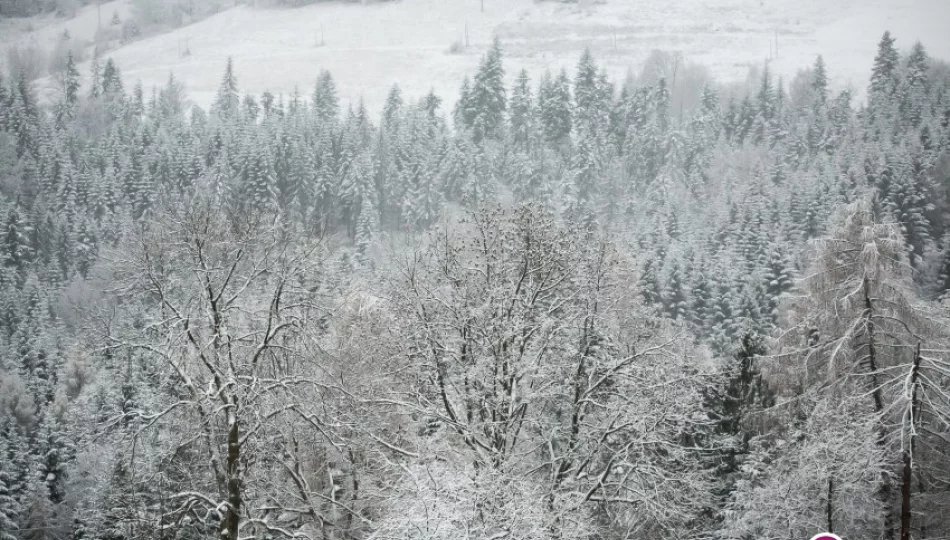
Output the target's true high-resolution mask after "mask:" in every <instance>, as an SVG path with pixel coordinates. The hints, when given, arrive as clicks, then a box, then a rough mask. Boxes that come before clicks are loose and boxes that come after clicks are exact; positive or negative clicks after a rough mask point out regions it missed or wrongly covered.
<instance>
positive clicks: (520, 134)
mask: <svg viewBox="0 0 950 540" xmlns="http://www.w3.org/2000/svg"><path fill="white" fill-rule="evenodd" d="M510 108H511V122H510V123H511V140H512V143H513V145H514V148H515V149H516V150H519V151H527V149H528V146H529V142H530V140H531V138H532V137H533V134H534V130H535V126H534V103H533V98H532V96H531V83H530V80H529V79H528V72H527V71H526V70H521V73H519V74H518V79H517V80H516V81H515V87H514V88H513V89H512V91H511V107H510Z"/></svg>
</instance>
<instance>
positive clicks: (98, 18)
mask: <svg viewBox="0 0 950 540" xmlns="http://www.w3.org/2000/svg"><path fill="white" fill-rule="evenodd" d="M96 30H97V31H101V30H102V2H101V1H99V2H96Z"/></svg>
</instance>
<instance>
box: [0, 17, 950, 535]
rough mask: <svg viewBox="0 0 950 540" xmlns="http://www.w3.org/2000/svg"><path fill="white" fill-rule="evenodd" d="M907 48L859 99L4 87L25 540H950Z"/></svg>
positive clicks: (940, 286)
mask: <svg viewBox="0 0 950 540" xmlns="http://www.w3.org/2000/svg"><path fill="white" fill-rule="evenodd" d="M21 4H22V5H21ZM21 4H16V5H18V6H20V7H23V6H27V7H30V6H31V4H29V3H28V2H27V3H21ZM4 5H6V4H4ZM10 5H11V6H13V5H14V4H13V3H11V4H10ZM24 9H26V8H24ZM37 9H39V8H37ZM43 9H46V8H43ZM895 37H899V36H891V35H890V34H889V33H885V34H884V35H883V37H882V38H881V40H880V43H879V46H878V51H877V55H876V57H875V58H874V68H873V71H872V72H871V73H869V74H868V76H869V83H868V88H867V92H866V99H865V100H861V101H858V100H857V99H856V98H855V97H854V96H852V94H851V93H850V92H849V91H840V92H837V91H835V92H833V91H832V89H831V86H830V85H829V70H831V69H833V67H826V66H825V63H824V62H823V60H822V58H821V57H818V58H817V59H815V61H814V65H813V66H812V67H811V68H810V69H807V70H804V71H802V72H801V73H799V75H798V76H797V77H795V78H794V80H791V81H784V80H783V79H782V78H781V77H775V76H773V75H772V74H771V73H770V70H769V67H768V65H766V66H765V67H764V68H763V69H762V70H761V71H759V72H758V73H757V75H756V76H755V79H754V81H753V82H754V85H753V90H752V91H737V90H736V88H735V87H732V86H728V85H717V84H713V83H710V84H706V85H705V86H703V87H702V88H699V89H697V96H698V99H697V100H696V103H697V105H696V106H695V107H692V106H685V107H684V106H682V105H681V106H680V107H678V108H677V107H674V106H673V105H672V103H671V91H670V88H671V87H675V85H676V82H675V81H672V80H670V81H668V80H667V79H666V78H664V77H660V78H659V79H658V80H656V81H655V82H653V81H650V82H648V83H647V82H643V81H638V80H637V79H636V78H630V79H629V80H627V81H617V80H611V79H610V78H609V77H608V75H607V74H606V72H605V71H604V70H602V69H601V67H600V66H599V65H598V60H597V59H596V58H595V57H594V55H593V54H591V53H590V52H589V51H588V52H587V53H585V54H584V55H583V56H582V57H581V58H579V59H577V63H576V68H575V69H574V70H572V71H570V72H568V71H560V72H552V73H548V74H546V75H544V76H543V77H542V78H540V80H532V79H531V78H529V77H528V74H527V72H521V74H520V76H518V77H517V79H516V83H515V84H514V85H513V86H512V85H508V84H506V83H505V81H506V79H505V77H504V74H505V72H506V70H512V71H514V72H517V71H519V67H518V66H516V65H509V64H507V63H506V62H505V43H504V41H500V40H496V41H495V42H494V44H493V45H492V46H491V47H490V48H489V49H488V51H487V52H486V53H485V55H484V56H483V58H482V60H481V63H480V65H479V67H478V69H477V71H476V72H474V73H472V74H471V75H470V77H469V78H466V79H465V80H464V81H459V82H460V85H461V91H460V92H459V95H460V99H459V101H458V104H457V105H454V106H447V105H446V104H445V103H444V102H443V101H442V99H441V98H440V96H438V95H436V94H435V93H429V94H428V95H422V96H418V95H404V94H403V93H402V92H401V91H400V89H399V87H398V86H393V87H392V90H391V91H390V92H389V97H388V99H387V100H386V104H385V107H384V108H383V110H382V111H368V110H366V107H364V106H362V105H361V104H360V105H353V106H350V107H348V108H347V109H346V110H341V105H340V103H341V102H340V98H339V97H338V93H337V89H336V85H335V82H334V78H333V75H332V73H330V72H328V71H322V72H320V73H319V76H318V77H317V80H316V84H315V86H314V87H313V89H312V90H311V91H309V92H302V91H301V92H297V93H294V94H292V95H279V94H278V95H274V94H271V93H268V92H265V93H263V94H261V95H251V94H248V93H244V92H242V90H241V85H240V84H239V82H240V62H239V61H235V62H232V61H231V60H228V62H227V65H226V66H221V68H222V69H223V71H224V73H223V76H222V77H221V85H220V89H219V91H218V93H217V97H216V98H215V100H214V103H213V106H212V107H210V109H209V110H207V111H205V110H203V109H202V108H200V107H197V106H193V105H191V104H189V102H188V101H187V100H186V94H185V86H184V84H183V83H182V82H181V81H179V80H177V79H175V78H174V76H172V77H170V78H169V80H168V83H167V84H166V85H165V86H164V87H162V88H156V89H145V88H143V87H142V86H141V85H140V84H138V85H136V84H134V83H131V82H130V81H129V80H126V79H124V78H123V77H122V74H121V67H120V66H119V65H117V64H116V62H114V61H113V60H112V59H110V58H99V57H98V56H97V57H96V58H94V59H93V61H92V65H91V69H90V70H89V72H87V73H80V71H79V70H78V69H77V67H76V61H75V59H74V57H73V54H72V52H69V51H66V52H65V54H64V65H63V67H62V70H61V77H60V79H58V81H59V83H61V84H60V85H59V86H60V89H59V90H58V93H57V95H56V96H55V98H54V99H52V100H42V99H40V97H39V96H38V95H37V93H36V92H35V90H34V88H33V85H32V84H31V80H30V77H29V76H28V75H27V74H26V70H25V69H20V70H18V71H16V72H13V73H8V74H6V75H4V77H3V78H2V79H0V221H2V223H0V226H2V230H0V267H2V268H0V539H2V540H32V539H102V540H133V539H173V538H174V539H178V538H180V539H199V538H214V537H217V538H221V539H223V540H238V539H245V538H262V539H263V538H266V539H275V540H276V539H281V538H302V539H308V540H309V539H326V540H351V539H352V540H363V539H367V540H369V539H379V540H390V539H391V540H397V539H399V540H402V539H415V540H442V539H444V540H455V539H483V540H502V539H509V538H510V539H512V540H514V539H540V538H545V539H562V538H563V539H565V540H567V539H597V540H601V539H603V540H627V539H631V540H632V539H687V538H689V539H724V540H725V539H729V540H751V539H789V540H791V539H799V538H810V537H811V536H812V535H813V534H815V533H817V532H819V531H823V530H824V531H831V532H834V533H837V534H839V535H841V536H842V537H843V538H846V539H848V538H854V539H859V538H861V539H884V540H898V539H899V540H910V539H912V538H913V539H920V540H923V539H931V540H937V539H944V538H948V537H950V516H948V514H947V508H948V507H950V311H948V306H950V198H948V197H950V69H948V66H947V64H945V63H943V62H942V61H939V60H937V59H932V58H929V57H928V54H927V52H926V49H925V48H924V46H923V45H922V44H920V43H915V44H902V45H905V46H906V48H901V47H898V44H897V43H896V42H895ZM674 73H675V71H674ZM674 77H675V75H674ZM47 101H48V102H47ZM680 104H682V100H681V101H680Z"/></svg>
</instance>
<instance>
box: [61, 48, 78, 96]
mask: <svg viewBox="0 0 950 540" xmlns="http://www.w3.org/2000/svg"><path fill="white" fill-rule="evenodd" d="M78 100H79V71H78V70H77V69H76V60H75V59H74V58H73V52H72V51H69V53H68V56H67V57H66V71H65V73H64V74H63V101H64V102H65V103H66V106H67V108H69V109H72V108H73V107H74V106H75V105H76V102H77V101H78Z"/></svg>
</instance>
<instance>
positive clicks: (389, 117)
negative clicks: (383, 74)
mask: <svg viewBox="0 0 950 540" xmlns="http://www.w3.org/2000/svg"><path fill="white" fill-rule="evenodd" d="M402 106H403V100H402V90H400V89H399V85H398V84H394V85H393V86H392V88H390V89H389V95H387V96H386V104H385V105H384V106H383V125H385V126H389V127H392V126H393V123H394V122H395V121H396V119H397V118H398V115H399V113H400V112H401V110H402Z"/></svg>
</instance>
